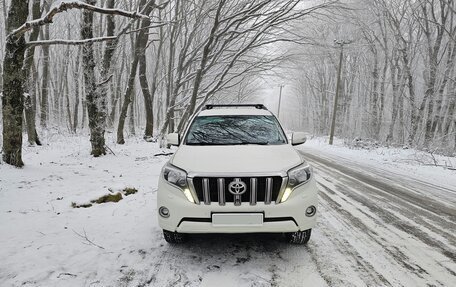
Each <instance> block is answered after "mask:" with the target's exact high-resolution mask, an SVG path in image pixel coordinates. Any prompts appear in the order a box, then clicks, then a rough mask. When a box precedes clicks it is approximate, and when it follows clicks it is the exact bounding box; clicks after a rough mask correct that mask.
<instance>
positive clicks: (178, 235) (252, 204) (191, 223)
mask: <svg viewBox="0 0 456 287" xmlns="http://www.w3.org/2000/svg"><path fill="white" fill-rule="evenodd" d="M167 140H168V144H171V145H177V146H179V148H178V149H177V151H176V152H175V153H174V155H173V156H172V157H171V159H170V160H169V162H168V163H167V164H166V165H165V166H164V167H163V170H162V173H161V176H160V180H159V185H158V196H157V197H158V198H157V208H158V222H159V224H160V227H161V228H163V233H164V237H165V240H166V241H167V242H169V243H180V242H183V241H184V240H185V238H186V236H185V235H186V234H188V233H272V232H274V233H283V234H285V236H286V238H287V240H288V241H289V242H290V243H298V244H305V243H307V241H308V240H309V238H310V234H311V228H312V227H313V226H314V225H315V217H316V216H315V214H316V211H317V209H316V206H317V187H316V183H315V179H314V176H313V174H312V169H311V168H310V166H309V165H308V164H307V162H306V161H305V160H304V159H303V158H302V156H301V154H300V153H298V152H297V151H296V150H295V149H294V148H293V147H292V145H298V144H302V143H304V142H305V141H306V137H305V134H304V133H293V134H292V137H291V144H289V143H288V139H287V137H286V135H285V133H284V131H283V129H282V127H281V126H280V124H279V122H278V121H277V119H276V117H275V116H274V115H273V114H272V113H271V112H270V111H268V110H267V109H266V108H265V107H264V106H263V105H259V104H258V105H207V106H206V107H205V109H203V110H202V111H201V112H199V113H198V114H197V115H196V116H195V117H194V118H193V119H192V121H191V123H190V124H189V126H188V128H187V130H186V132H185V133H184V135H183V136H182V137H180V136H179V135H178V134H176V133H173V134H169V135H168V137H167Z"/></svg>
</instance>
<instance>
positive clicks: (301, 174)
mask: <svg viewBox="0 0 456 287" xmlns="http://www.w3.org/2000/svg"><path fill="white" fill-rule="evenodd" d="M311 176H312V169H311V167H310V166H309V165H308V164H307V163H306V162H304V163H303V164H301V165H300V166H297V167H295V168H292V169H290V170H289V171H288V187H291V188H292V189H293V188H295V187H296V186H298V185H300V184H303V183H305V182H307V181H309V179H310V177H311Z"/></svg>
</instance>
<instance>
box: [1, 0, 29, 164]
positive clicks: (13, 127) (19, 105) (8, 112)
mask: <svg viewBox="0 0 456 287" xmlns="http://www.w3.org/2000/svg"><path fill="white" fill-rule="evenodd" d="M28 4H29V3H28V0H24V1H12V2H11V6H10V9H9V11H8V17H7V20H6V31H7V33H9V32H11V31H12V30H13V29H16V28H18V27H19V26H20V25H22V24H23V23H24V22H25V21H27V17H28V14H29V11H28ZM25 50H26V47H25V38H24V36H23V35H22V36H20V37H19V38H15V37H9V38H8V39H7V40H6V46H5V58H4V60H3V97H2V112H3V156H2V157H3V161H5V162H6V163H7V164H11V165H14V166H17V167H22V166H23V165H24V163H23V161H22V112H23V109H24V98H23V87H24V84H25V73H24V70H23V69H22V68H23V63H24V54H25Z"/></svg>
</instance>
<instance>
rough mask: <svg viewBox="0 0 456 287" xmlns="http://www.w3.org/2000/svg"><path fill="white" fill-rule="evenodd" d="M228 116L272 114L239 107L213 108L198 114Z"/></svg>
mask: <svg viewBox="0 0 456 287" xmlns="http://www.w3.org/2000/svg"><path fill="white" fill-rule="evenodd" d="M228 115H235V116H238V115H258V116H270V115H272V113H271V112H270V111H268V110H263V109H257V108H251V107H239V108H213V109H209V110H203V111H201V112H200V113H199V114H198V117H201V116H228Z"/></svg>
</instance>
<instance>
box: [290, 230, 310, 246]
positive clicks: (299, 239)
mask: <svg viewBox="0 0 456 287" xmlns="http://www.w3.org/2000/svg"><path fill="white" fill-rule="evenodd" d="M311 233H312V229H307V230H304V231H296V232H291V233H285V238H286V240H287V242H288V243H291V244H307V242H308V241H309V239H310V235H311Z"/></svg>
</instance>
